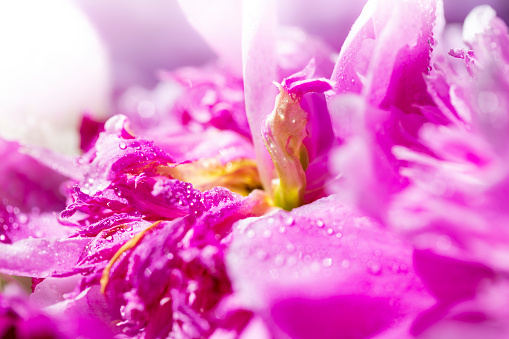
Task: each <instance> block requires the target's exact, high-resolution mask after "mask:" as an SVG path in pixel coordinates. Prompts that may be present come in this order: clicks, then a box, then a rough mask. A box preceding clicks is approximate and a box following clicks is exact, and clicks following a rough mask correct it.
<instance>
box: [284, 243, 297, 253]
mask: <svg viewBox="0 0 509 339" xmlns="http://www.w3.org/2000/svg"><path fill="white" fill-rule="evenodd" d="M286 250H287V251H288V253H292V252H294V251H295V245H294V244H292V243H289V244H287V245H286Z"/></svg>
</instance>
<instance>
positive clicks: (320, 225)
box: [316, 219, 324, 228]
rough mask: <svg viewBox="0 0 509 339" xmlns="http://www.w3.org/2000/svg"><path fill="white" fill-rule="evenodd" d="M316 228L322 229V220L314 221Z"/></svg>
mask: <svg viewBox="0 0 509 339" xmlns="http://www.w3.org/2000/svg"><path fill="white" fill-rule="evenodd" d="M316 226H318V227H320V228H322V227H323V226H324V223H323V220H321V219H318V220H317V221H316Z"/></svg>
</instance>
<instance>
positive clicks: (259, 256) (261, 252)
mask: <svg viewBox="0 0 509 339" xmlns="http://www.w3.org/2000/svg"><path fill="white" fill-rule="evenodd" d="M268 256H269V254H268V253H267V252H266V251H265V250H263V249H262V250H258V251H257V252H256V258H257V259H258V260H261V261H263V260H266V259H267V257H268Z"/></svg>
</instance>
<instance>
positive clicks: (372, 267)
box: [367, 261, 382, 275]
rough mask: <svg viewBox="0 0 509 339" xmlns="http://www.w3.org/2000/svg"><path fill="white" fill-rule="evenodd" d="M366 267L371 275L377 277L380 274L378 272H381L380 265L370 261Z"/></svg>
mask: <svg viewBox="0 0 509 339" xmlns="http://www.w3.org/2000/svg"><path fill="white" fill-rule="evenodd" d="M367 266H368V271H369V273H371V274H375V275H378V274H380V272H382V265H380V264H379V263H377V262H373V261H370V262H368V264H367Z"/></svg>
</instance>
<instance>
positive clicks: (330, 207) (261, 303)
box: [226, 196, 433, 338]
mask: <svg viewBox="0 0 509 339" xmlns="http://www.w3.org/2000/svg"><path fill="white" fill-rule="evenodd" d="M411 251H412V249H411V247H409V246H408V245H406V244H404V243H403V242H401V241H400V240H398V239H397V238H395V237H394V235H392V234H390V233H389V232H388V231H386V230H384V229H381V228H380V227H379V225H377V224H376V223H374V222H373V221H371V220H370V219H368V218H366V217H364V216H362V215H361V214H359V213H358V212H356V211H355V210H354V209H353V208H352V207H351V206H348V205H345V204H344V203H341V202H340V200H339V199H338V198H337V197H334V196H331V197H328V198H325V199H322V200H318V201H316V202H314V203H312V204H309V205H305V206H303V207H300V208H296V209H294V210H292V211H291V212H283V211H280V212H278V213H276V214H274V215H272V216H265V217H262V218H258V219H252V220H249V219H248V220H245V221H241V222H239V223H238V224H237V227H236V228H235V229H234V233H233V240H232V244H231V247H230V250H229V252H228V253H227V256H226V261H227V268H228V270H229V273H230V276H231V279H232V283H233V287H234V292H235V293H237V294H239V295H240V298H241V300H242V301H243V303H244V305H245V307H247V308H249V309H252V310H254V311H255V312H256V313H257V314H259V315H260V316H261V317H262V318H264V319H265V321H266V322H267V323H268V325H269V327H271V328H273V331H275V332H274V333H277V332H278V331H283V332H285V333H286V334H287V335H289V336H290V337H293V338H310V337H317V338H336V337H337V333H338V331H341V333H345V335H346V337H348V338H365V337H368V336H372V335H374V334H377V333H380V332H383V331H385V330H389V329H392V328H394V327H397V324H398V323H399V322H401V321H403V320H404V319H405V318H406V317H410V318H406V319H412V317H415V315H416V314H417V313H418V312H420V311H421V310H423V309H425V308H426V307H427V306H429V305H430V304H431V303H432V302H433V298H431V297H430V296H429V295H428V294H427V292H425V291H424V288H423V286H422V285H421V284H420V282H419V280H418V279H417V278H416V277H415V273H414V271H413V268H412V262H411V260H410V256H411ZM274 326H275V327H274ZM406 326H408V323H407V325H406ZM276 336H277V335H276Z"/></svg>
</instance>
